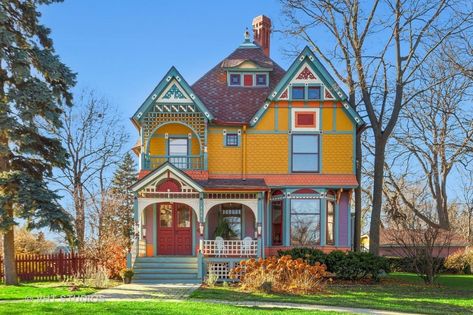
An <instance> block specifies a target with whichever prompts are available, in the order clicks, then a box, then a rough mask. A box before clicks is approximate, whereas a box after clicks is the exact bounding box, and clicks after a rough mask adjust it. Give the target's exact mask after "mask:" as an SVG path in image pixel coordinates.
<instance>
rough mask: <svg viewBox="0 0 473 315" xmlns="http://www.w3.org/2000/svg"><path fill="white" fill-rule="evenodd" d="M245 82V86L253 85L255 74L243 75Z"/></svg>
mask: <svg viewBox="0 0 473 315" xmlns="http://www.w3.org/2000/svg"><path fill="white" fill-rule="evenodd" d="M243 83H244V84H245V86H253V75H252V74H245V75H244V76H243Z"/></svg>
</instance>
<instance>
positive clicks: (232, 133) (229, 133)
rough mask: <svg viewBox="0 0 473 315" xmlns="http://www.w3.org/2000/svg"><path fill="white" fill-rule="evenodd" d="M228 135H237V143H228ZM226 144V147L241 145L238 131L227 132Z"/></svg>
mask: <svg viewBox="0 0 473 315" xmlns="http://www.w3.org/2000/svg"><path fill="white" fill-rule="evenodd" d="M228 136H235V139H236V143H235V144H228ZM225 146H226V147H239V146H240V136H239V135H238V133H237V132H227V133H226V134H225Z"/></svg>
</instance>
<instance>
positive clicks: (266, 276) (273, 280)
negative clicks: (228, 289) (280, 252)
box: [230, 255, 328, 294]
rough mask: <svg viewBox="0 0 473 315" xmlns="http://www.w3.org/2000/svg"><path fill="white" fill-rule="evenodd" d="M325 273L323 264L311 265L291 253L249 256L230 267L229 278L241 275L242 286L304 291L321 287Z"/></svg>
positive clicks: (280, 290)
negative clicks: (278, 255) (293, 256)
mask: <svg viewBox="0 0 473 315" xmlns="http://www.w3.org/2000/svg"><path fill="white" fill-rule="evenodd" d="M327 276H328V274H327V272H326V267H325V265H323V264H321V263H319V262H316V263H315V264H314V265H310V264H308V263H307V262H305V261H304V260H303V259H302V258H298V259H292V257H291V256H289V255H285V256H282V257H279V258H278V257H269V258H266V259H262V258H259V259H258V260H256V259H254V258H252V259H249V260H244V261H242V262H241V263H240V266H238V267H236V268H233V269H232V270H231V271H230V277H231V278H234V279H235V278H238V277H240V284H241V286H242V288H243V289H244V290H250V291H263V292H266V293H269V292H273V291H274V292H281V293H299V294H307V293H313V292H318V291H321V290H322V289H323V286H324V283H325V278H326V277H327Z"/></svg>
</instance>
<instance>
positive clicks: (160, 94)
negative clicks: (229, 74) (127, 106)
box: [132, 66, 214, 125]
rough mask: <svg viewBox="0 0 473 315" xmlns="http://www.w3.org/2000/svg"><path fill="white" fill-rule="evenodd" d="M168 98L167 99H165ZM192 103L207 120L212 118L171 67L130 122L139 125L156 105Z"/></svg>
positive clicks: (188, 86) (184, 81) (180, 76)
mask: <svg viewBox="0 0 473 315" xmlns="http://www.w3.org/2000/svg"><path fill="white" fill-rule="evenodd" d="M167 97H168V98H167ZM163 102H167V103H194V104H195V106H197V108H198V109H199V110H200V111H201V112H202V113H203V114H204V115H205V117H206V118H207V119H208V120H212V119H213V118H214V117H213V115H212V113H210V111H209V110H208V109H207V108H206V107H205V105H204V103H202V101H201V100H200V99H199V97H198V96H197V95H196V94H195V93H194V91H192V89H191V87H190V85H189V84H188V83H187V81H186V80H185V79H184V78H183V77H182V75H181V74H180V73H179V71H177V69H176V68H175V67H174V66H173V67H171V69H169V71H168V72H167V73H166V75H165V76H164V78H163V79H162V80H161V81H160V82H159V83H158V85H157V86H156V87H155V88H154V90H153V92H152V93H151V94H150V95H149V96H148V97H147V98H146V100H145V101H144V102H143V104H142V105H141V106H140V108H139V109H138V110H137V111H136V113H135V114H134V115H133V116H132V120H133V121H134V122H135V123H136V124H138V125H141V119H142V117H143V116H144V114H145V113H146V112H148V111H149V110H150V109H151V108H152V107H153V106H155V105H156V103H163Z"/></svg>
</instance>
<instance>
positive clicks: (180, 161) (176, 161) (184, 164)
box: [143, 154, 206, 170]
mask: <svg viewBox="0 0 473 315" xmlns="http://www.w3.org/2000/svg"><path fill="white" fill-rule="evenodd" d="M168 161H169V162H170V163H172V164H173V165H174V166H175V167H177V168H179V169H181V170H204V169H205V168H206V165H205V159H204V156H203V155H148V154H147V155H145V156H144V161H143V162H144V163H143V168H144V169H148V170H153V169H155V168H158V167H159V166H161V165H162V164H164V163H166V162H168Z"/></svg>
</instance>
